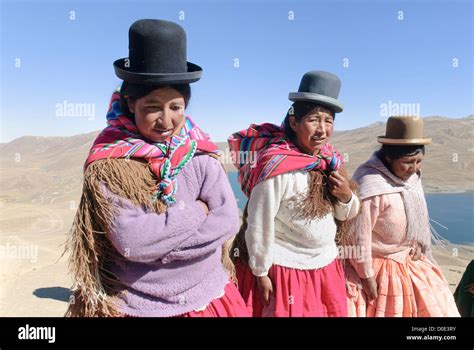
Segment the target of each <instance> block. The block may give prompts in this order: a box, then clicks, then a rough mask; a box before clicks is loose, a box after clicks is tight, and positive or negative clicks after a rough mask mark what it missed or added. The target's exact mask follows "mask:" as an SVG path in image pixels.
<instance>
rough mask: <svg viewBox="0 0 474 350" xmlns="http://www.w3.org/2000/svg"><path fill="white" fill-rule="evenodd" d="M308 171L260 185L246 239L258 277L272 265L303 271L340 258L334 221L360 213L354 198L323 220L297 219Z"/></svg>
mask: <svg viewBox="0 0 474 350" xmlns="http://www.w3.org/2000/svg"><path fill="white" fill-rule="evenodd" d="M308 177H309V173H308V172H307V171H295V172H291V173H286V174H282V175H278V176H275V177H272V178H270V179H268V180H265V181H263V182H261V183H259V184H258V185H257V186H255V188H254V189H253V191H252V194H251V196H250V199H249V204H248V227H247V231H246V232H245V241H246V243H247V249H248V252H249V257H250V258H249V266H250V268H251V269H252V272H253V274H254V275H255V276H266V275H267V274H268V270H269V269H270V267H271V266H272V265H273V264H276V265H280V266H286V267H290V268H295V269H301V270H312V269H317V268H321V267H324V266H326V265H328V264H329V263H330V262H331V261H333V260H334V259H335V258H336V257H337V254H338V249H337V246H336V243H335V237H336V230H337V227H336V223H335V221H334V217H336V218H337V219H338V220H341V221H344V220H347V219H351V218H353V217H354V216H355V215H356V214H357V212H358V211H359V206H360V203H359V200H358V199H357V197H356V196H355V195H352V198H351V200H350V201H349V202H348V203H347V204H344V203H339V204H337V205H336V206H335V210H334V213H332V212H330V213H329V214H327V215H326V216H325V217H323V218H321V219H318V220H307V219H302V218H301V217H298V215H297V214H298V212H297V210H298V207H299V205H298V200H299V198H304V196H305V195H306V193H307V191H308V189H309V184H308Z"/></svg>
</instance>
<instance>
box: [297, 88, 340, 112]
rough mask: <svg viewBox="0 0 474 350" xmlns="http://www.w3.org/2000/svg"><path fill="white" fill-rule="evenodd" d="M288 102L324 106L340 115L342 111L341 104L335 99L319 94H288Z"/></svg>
mask: <svg viewBox="0 0 474 350" xmlns="http://www.w3.org/2000/svg"><path fill="white" fill-rule="evenodd" d="M288 98H289V100H290V101H293V102H296V101H307V102H316V103H318V104H321V105H323V106H326V107H328V108H330V109H332V110H333V111H334V112H335V113H341V112H342V111H343V109H344V106H343V104H342V103H341V102H339V101H338V100H336V99H335V98H332V97H329V96H324V95H320V94H315V93H312V92H290V94H289V95H288Z"/></svg>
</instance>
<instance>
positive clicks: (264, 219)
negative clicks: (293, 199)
mask: <svg viewBox="0 0 474 350" xmlns="http://www.w3.org/2000/svg"><path fill="white" fill-rule="evenodd" d="M286 181H287V178H286V176H285V175H279V176H276V177H273V178H270V179H268V180H265V181H263V182H261V183H259V184H258V185H257V186H255V188H254V189H253V191H252V193H251V195H250V199H249V204H248V213H249V216H248V221H247V222H248V226H247V230H246V232H245V242H246V244H247V250H248V253H249V266H250V269H251V270H252V273H253V274H254V275H255V276H266V275H267V274H268V270H269V269H270V267H271V266H272V265H273V243H274V240H275V217H276V215H277V213H278V210H279V208H280V202H281V199H282V197H283V193H284V189H285V185H286Z"/></svg>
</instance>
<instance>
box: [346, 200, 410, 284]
mask: <svg viewBox="0 0 474 350" xmlns="http://www.w3.org/2000/svg"><path fill="white" fill-rule="evenodd" d="M355 220H357V221H358V224H359V225H358V227H362V230H359V232H357V234H356V235H355V236H354V242H353V243H354V244H355V245H357V246H359V247H360V249H361V252H362V256H361V258H362V259H355V260H351V262H352V265H353V266H354V268H355V270H356V272H357V274H358V275H359V277H360V278H369V277H373V276H374V272H373V270H372V257H373V256H375V257H377V256H379V257H388V258H391V259H394V260H397V261H403V260H404V258H406V256H407V255H408V254H409V252H410V248H411V245H410V244H409V243H408V242H407V241H406V225H407V221H406V216H405V208H404V205H403V200H402V197H401V194H400V193H390V194H384V195H379V196H375V197H370V198H367V199H365V200H363V201H362V205H361V211H360V213H359V216H357V217H356V219H355Z"/></svg>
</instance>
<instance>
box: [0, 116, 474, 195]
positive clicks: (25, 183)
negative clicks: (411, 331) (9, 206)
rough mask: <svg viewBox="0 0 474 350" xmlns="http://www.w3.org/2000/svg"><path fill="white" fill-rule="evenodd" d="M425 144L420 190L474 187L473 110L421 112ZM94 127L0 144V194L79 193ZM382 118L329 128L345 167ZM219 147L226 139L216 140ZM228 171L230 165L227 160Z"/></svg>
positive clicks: (371, 140) (361, 155) (372, 138)
mask: <svg viewBox="0 0 474 350" xmlns="http://www.w3.org/2000/svg"><path fill="white" fill-rule="evenodd" d="M424 122H425V135H426V136H427V137H431V138H432V139H433V143H432V144H431V145H429V146H427V148H426V151H427V153H426V156H425V161H424V162H423V167H422V171H423V182H424V186H425V190H426V192H458V191H472V190H474V186H473V184H474V171H473V170H474V116H472V115H471V116H468V117H465V118H462V119H449V118H444V117H427V118H424ZM98 133H99V131H96V132H91V133H87V134H81V135H76V136H70V137H39V136H23V137H20V138H17V139H15V140H13V141H11V142H8V143H3V144H0V166H1V188H0V200H2V201H5V202H10V201H14V202H30V203H35V202H38V201H40V202H48V203H49V202H51V201H66V200H70V199H71V198H77V199H79V195H80V191H81V185H82V166H83V164H84V160H85V158H86V155H87V153H88V151H89V149H90V147H91V144H92V142H93V140H94V139H95V137H96V136H97V135H98ZM384 133H385V123H382V122H379V123H375V124H371V125H369V126H367V127H363V128H359V129H354V130H348V131H340V132H335V133H334V135H333V137H332V139H331V143H332V144H333V145H334V146H335V147H337V148H338V149H339V150H340V152H341V153H343V154H345V155H346V157H348V162H347V168H348V170H349V173H350V174H352V172H353V171H354V170H355V168H356V167H357V166H358V165H359V164H361V163H362V162H364V161H365V160H367V159H368V158H369V157H370V155H371V154H372V152H373V151H374V150H376V149H378V147H379V144H378V143H377V140H376V137H377V136H379V135H383V134H384ZM218 145H219V148H221V149H222V150H224V149H225V147H227V143H225V142H218ZM227 168H228V170H229V171H235V169H234V168H233V166H232V165H227Z"/></svg>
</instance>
